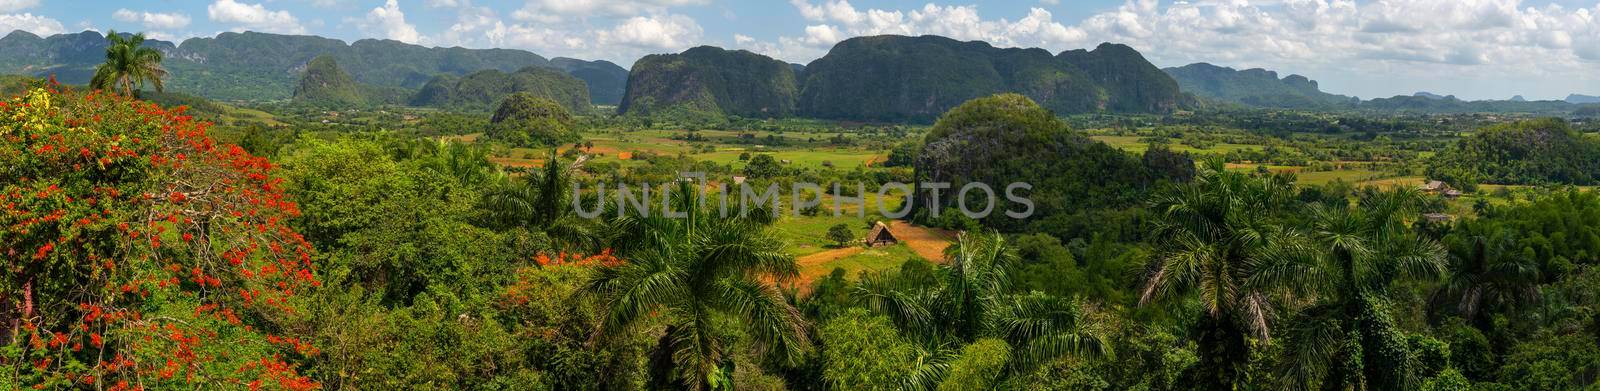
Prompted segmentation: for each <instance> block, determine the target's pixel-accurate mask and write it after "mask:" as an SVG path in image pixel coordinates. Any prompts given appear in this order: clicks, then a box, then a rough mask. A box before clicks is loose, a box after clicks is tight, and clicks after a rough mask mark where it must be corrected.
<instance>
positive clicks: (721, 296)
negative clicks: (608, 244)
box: [587, 183, 810, 390]
mask: <svg viewBox="0 0 1600 391" xmlns="http://www.w3.org/2000/svg"><path fill="white" fill-rule="evenodd" d="M695 189H696V188H695V187H694V186H692V185H690V184H688V183H681V184H680V185H679V186H678V187H677V189H676V191H675V192H674V194H673V197H672V198H673V211H674V212H678V211H682V212H683V217H682V218H674V217H667V216H665V215H664V214H662V213H656V214H653V215H651V216H625V217H622V218H619V219H618V220H617V221H615V222H614V225H615V227H614V229H615V230H616V231H617V232H618V233H617V239H616V241H615V243H618V244H619V246H618V247H617V249H618V253H619V254H620V255H622V257H623V258H624V259H627V260H628V262H627V263H625V264H622V265H618V266H614V267H606V268H602V269H599V271H598V272H597V273H596V274H595V276H594V277H593V278H592V279H591V280H590V281H589V283H588V287H587V291H588V292H590V293H592V294H595V295H597V296H598V297H600V299H601V301H602V303H603V305H604V307H605V308H606V313H605V315H604V317H603V319H602V320H601V321H600V324H599V325H598V327H597V328H596V330H595V334H594V340H595V341H596V342H601V343H603V342H604V341H606V340H608V339H609V338H612V337H613V336H621V335H624V334H627V333H630V332H633V331H636V330H638V329H640V328H641V327H644V325H646V324H651V322H650V321H649V319H651V318H653V317H658V316H659V317H661V318H662V319H664V320H665V322H666V323H667V327H666V334H665V335H664V336H663V337H662V338H661V341H660V343H659V344H658V346H657V347H656V356H657V357H664V358H667V359H664V360H656V361H658V362H660V363H667V362H670V364H669V365H670V366H671V369H672V372H673V373H674V375H675V377H676V381H677V382H678V383H679V384H681V385H683V386H685V387H688V388H690V389H695V390H698V389H704V388H707V387H710V386H712V385H713V384H721V383H723V382H725V381H727V380H728V379H730V378H729V376H731V369H730V366H731V356H730V352H731V350H732V348H733V347H732V346H729V344H730V341H728V340H726V339H725V337H724V335H726V333H724V332H723V331H724V330H718V328H719V327H730V326H731V325H733V324H737V325H738V326H742V327H743V328H744V331H745V332H746V333H747V334H748V335H750V336H751V337H753V338H754V340H755V341H756V343H757V345H758V348H759V349H758V350H759V351H764V352H768V354H771V355H772V356H773V358H776V359H779V360H783V361H786V362H790V363H793V362H797V361H798V360H799V359H800V358H801V355H802V354H803V353H804V351H805V350H807V349H808V348H809V345H810V340H809V337H808V336H807V335H808V334H807V332H806V329H807V328H808V327H809V326H808V325H807V322H806V321H805V319H804V318H803V317H802V316H801V314H800V311H799V310H797V309H795V307H794V306H792V305H791V304H790V303H789V301H788V299H787V298H786V297H785V296H784V294H783V293H782V291H780V290H779V288H778V284H779V283H781V282H783V281H787V280H789V279H790V278H793V277H795V276H797V275H799V268H798V266H796V265H795V262H794V258H793V257H791V256H790V255H789V254H787V253H785V252H784V251H783V245H782V243H781V241H780V240H778V239H777V238H776V237H774V236H772V235H771V233H770V231H769V229H768V228H767V227H766V226H765V225H764V224H762V223H761V222H759V221H754V220H750V219H744V218H719V217H716V216H714V215H713V214H714V213H715V212H714V211H711V210H708V209H706V208H703V207H702V206H701V205H700V203H699V202H697V201H698V200H696V199H695V198H694V197H692V196H688V195H690V194H694V193H695ZM727 319H732V320H733V321H734V323H727V322H721V320H727ZM738 326H734V327H738ZM661 377H662V376H656V379H655V380H657V381H661V380H663V379H661Z"/></svg>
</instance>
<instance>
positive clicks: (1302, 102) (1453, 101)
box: [1163, 63, 1600, 114]
mask: <svg viewBox="0 0 1600 391" xmlns="http://www.w3.org/2000/svg"><path fill="white" fill-rule="evenodd" d="M1163 70H1164V71H1166V72H1167V74H1169V75H1172V78H1173V79H1175V80H1177V81H1178V85H1179V86H1181V87H1182V89H1183V92H1184V93H1188V94H1193V95H1195V96H1196V97H1199V98H1201V99H1202V100H1206V101H1212V102H1224V103H1229V104H1242V105H1246V106H1254V107H1271V108H1291V109H1313V110H1317V109H1321V110H1372V111H1382V112H1419V113H1423V112H1426V113H1473V112H1519V113H1542V114H1561V113H1572V112H1575V111H1577V110H1578V109H1580V108H1581V107H1579V106H1577V105H1578V104H1582V103H1587V102H1591V101H1590V100H1589V99H1593V102H1596V103H1600V97H1586V96H1583V95H1572V96H1570V97H1568V98H1567V100H1566V101H1556V100H1546V101H1529V100H1526V99H1523V98H1522V96H1521V95H1518V96H1514V97H1512V98H1511V99H1510V100H1482V101H1464V100H1461V99H1458V98H1456V97H1455V96H1454V95H1439V94H1435V93H1431V92H1426V91H1420V92H1417V93H1414V94H1411V95H1396V96H1394V97H1389V98H1377V99H1372V100H1366V101H1362V100H1360V99H1358V98H1354V97H1348V96H1344V95H1335V94H1330V93H1326V92H1322V91H1321V90H1320V89H1319V88H1318V85H1317V82H1316V81H1313V80H1310V79H1307V78H1306V77H1304V76H1300V75H1289V76H1285V77H1283V78H1282V79H1279V78H1278V74H1277V73H1276V72H1273V71H1269V70H1265V69H1245V70H1235V69H1233V68H1228V67H1221V66H1216V65H1211V64H1207V63H1195V64H1189V65H1185V66H1182V67H1175V68H1166V69H1163Z"/></svg>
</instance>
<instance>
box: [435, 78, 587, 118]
mask: <svg viewBox="0 0 1600 391" xmlns="http://www.w3.org/2000/svg"><path fill="white" fill-rule="evenodd" d="M515 93H528V94H531V95H533V96H538V97H542V98H546V99H550V100H552V101H555V102H557V103H559V104H561V105H562V106H565V107H566V108H567V110H571V111H573V112H578V113H582V112H588V111H589V104H590V98H589V89H588V87H586V86H584V83H583V81H582V80H579V79H578V78H576V77H573V76H571V75H568V74H565V73H561V72H560V71H556V70H552V69H546V68H540V67H527V68H522V69H520V70H518V71H516V72H511V73H505V72H500V71H497V70H492V69H491V70H486V71H480V72H474V73H472V74H470V75H466V76H463V77H455V76H450V75H440V76H436V77H434V78H433V80H429V81H428V84H426V85H423V86H422V89H421V90H419V91H417V94H416V95H415V96H413V97H411V100H410V103H411V105H413V106H429V107H444V108H457V109H466V110H487V109H489V108H492V107H494V106H495V105H498V104H499V103H500V101H501V100H503V99H505V97H506V96H508V95H511V94H515Z"/></svg>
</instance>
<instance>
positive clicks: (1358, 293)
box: [1266, 189, 1445, 390]
mask: <svg viewBox="0 0 1600 391" xmlns="http://www.w3.org/2000/svg"><path fill="white" fill-rule="evenodd" d="M1425 202H1426V199H1425V198H1424V197H1423V196H1422V195H1421V193H1420V192H1418V191H1416V190H1410V189H1399V190H1389V191H1383V192H1377V193H1371V194H1368V195H1367V196H1366V197H1365V198H1363V199H1362V200H1361V202H1360V203H1359V204H1358V205H1357V206H1356V207H1354V208H1352V207H1350V206H1348V205H1335V206H1326V205H1321V204H1316V205H1312V206H1311V208H1310V210H1311V217H1312V219H1311V226H1310V230H1309V231H1310V233H1309V235H1307V238H1306V239H1307V240H1306V244H1307V246H1306V247H1305V248H1303V249H1301V250H1303V251H1301V252H1299V253H1298V255H1300V256H1295V255H1296V254H1284V256H1282V257H1276V258H1274V259H1273V260H1272V265H1271V266H1268V267H1267V268H1266V269H1267V270H1271V271H1272V273H1269V274H1278V273H1281V274H1294V275H1298V276H1302V280H1301V281H1300V282H1299V286H1298V288H1299V290H1300V291H1302V293H1303V294H1304V295H1305V296H1306V297H1311V298H1314V299H1315V300H1316V303H1315V304H1313V305H1310V306H1308V307H1306V308H1304V309H1302V310H1301V311H1299V312H1298V314H1297V316H1296V317H1295V318H1294V320H1293V321H1292V323H1291V327H1290V328H1289V330H1290V331H1289V337H1288V338H1286V342H1285V343H1284V353H1285V355H1286V356H1285V359H1284V360H1282V361H1280V363H1281V364H1283V365H1284V367H1282V368H1280V372H1281V373H1282V374H1283V376H1280V378H1282V379H1284V380H1286V381H1288V382H1290V383H1293V384H1292V387H1293V388H1298V389H1305V388H1309V387H1310V386H1312V385H1314V384H1319V383H1320V384H1321V385H1322V387H1323V388H1324V389H1334V390H1344V389H1355V390H1366V389H1376V390H1398V389H1414V388H1416V387H1417V386H1418V384H1417V378H1416V376H1415V375H1416V374H1415V373H1414V372H1413V369H1412V365H1411V362H1410V359H1409V349H1408V347H1407V345H1406V342H1405V336H1404V334H1403V333H1401V332H1400V331H1399V329H1398V328H1397V326H1396V325H1395V324H1394V321H1393V319H1391V317H1390V315H1389V313H1388V312H1389V306H1388V301H1389V298H1390V290H1391V288H1392V287H1393V286H1394V285H1396V283H1397V282H1399V281H1404V280H1421V279H1427V278H1433V277H1436V276H1438V275H1439V273H1441V272H1442V271H1443V269H1444V258H1445V250H1444V247H1443V246H1442V245H1440V244H1439V243H1438V242H1435V241H1433V240H1432V239H1429V238H1427V237H1425V236H1423V235H1421V234H1420V233H1418V232H1417V231H1416V230H1415V229H1413V228H1412V226H1411V225H1410V222H1412V221H1414V220H1416V217H1417V216H1418V213H1419V211H1420V208H1421V207H1422V206H1423V205H1424V203H1425Z"/></svg>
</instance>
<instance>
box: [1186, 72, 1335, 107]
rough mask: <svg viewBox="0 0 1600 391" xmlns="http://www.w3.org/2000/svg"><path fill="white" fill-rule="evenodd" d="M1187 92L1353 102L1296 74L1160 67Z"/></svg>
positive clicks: (1268, 101) (1300, 102)
mask: <svg viewBox="0 0 1600 391" xmlns="http://www.w3.org/2000/svg"><path fill="white" fill-rule="evenodd" d="M1163 71H1166V73H1167V74H1168V75H1172V78H1173V79H1175V80H1177V81H1178V86H1179V87H1180V88H1181V89H1182V90H1183V92H1187V93H1190V94H1194V95H1195V96H1199V97H1202V98H1208V99H1213V100H1218V101H1222V102H1229V103H1240V104H1246V105H1251V106H1258V107H1279V108H1337V107H1345V106H1349V105H1353V104H1355V103H1356V102H1357V100H1356V98H1352V97H1348V96H1344V95H1335V94H1330V93H1326V92H1322V90H1321V89H1319V88H1318V86H1317V82H1316V81H1315V80H1311V79H1308V78H1306V77H1305V76H1300V75H1289V76H1285V77H1283V78H1281V79H1280V78H1278V73H1277V72H1273V71H1269V70H1265V69H1260V68H1252V69H1245V70H1235V69H1233V68H1229V67H1222V66H1216V65H1212V64H1208V63H1203V62H1202V63H1194V64H1189V65H1185V66H1181V67H1173V68H1166V69H1163Z"/></svg>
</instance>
